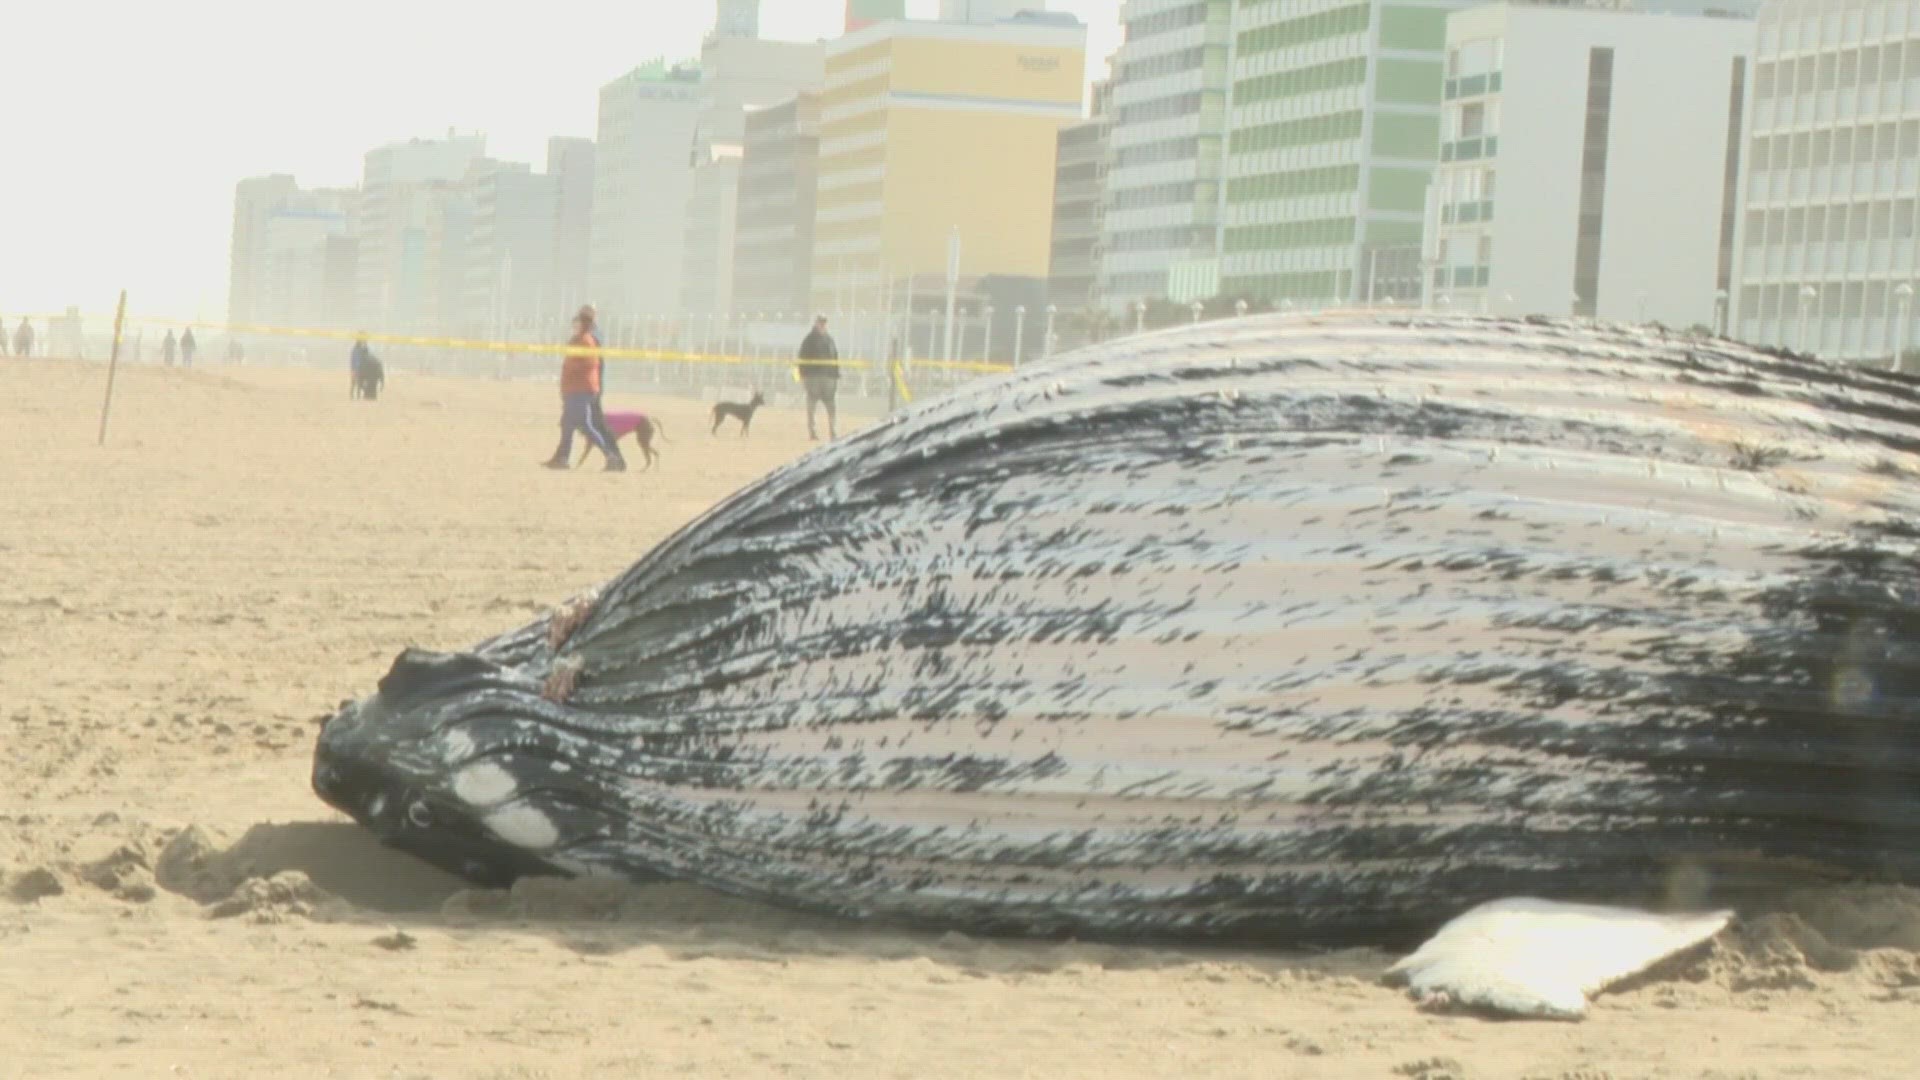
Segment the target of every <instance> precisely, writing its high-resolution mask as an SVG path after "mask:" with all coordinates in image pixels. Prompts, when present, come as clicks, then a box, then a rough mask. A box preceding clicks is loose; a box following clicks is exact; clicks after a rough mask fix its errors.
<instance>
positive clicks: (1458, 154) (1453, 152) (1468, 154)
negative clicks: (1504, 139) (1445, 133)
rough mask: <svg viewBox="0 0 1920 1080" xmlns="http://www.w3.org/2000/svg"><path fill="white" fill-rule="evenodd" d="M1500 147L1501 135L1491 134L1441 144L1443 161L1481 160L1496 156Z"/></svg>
mask: <svg viewBox="0 0 1920 1080" xmlns="http://www.w3.org/2000/svg"><path fill="white" fill-rule="evenodd" d="M1499 149H1500V136H1498V135H1489V136H1487V137H1486V138H1484V139H1460V140H1458V141H1456V142H1450V143H1441V144H1440V160H1441V161H1479V160H1481V159H1482V158H1490V157H1492V156H1494V154H1495V153H1497V152H1498V151H1499Z"/></svg>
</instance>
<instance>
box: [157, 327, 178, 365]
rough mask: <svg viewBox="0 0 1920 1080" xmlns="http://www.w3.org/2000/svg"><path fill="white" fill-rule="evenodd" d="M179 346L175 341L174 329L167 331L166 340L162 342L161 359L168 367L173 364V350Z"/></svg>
mask: <svg viewBox="0 0 1920 1080" xmlns="http://www.w3.org/2000/svg"><path fill="white" fill-rule="evenodd" d="M178 347H179V346H177V345H175V344H174V341H173V331H171V330H169V331H167V337H166V340H165V341H162V342H161V343H160V359H161V361H162V362H163V363H165V364H166V365H167V366H168V367H172V366H173V352H174V350H175V349H176V348H178Z"/></svg>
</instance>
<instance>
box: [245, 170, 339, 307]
mask: <svg viewBox="0 0 1920 1080" xmlns="http://www.w3.org/2000/svg"><path fill="white" fill-rule="evenodd" d="M359 203H360V195H359V192H357V191H352V190H330V189H320V190H312V191H308V190H302V189H301V188H300V187H299V186H298V185H297V184H295V183H294V180H293V177H291V176H285V175H275V176H266V177H256V178H254V179H249V180H242V181H241V182H240V183H239V185H238V186H237V188H236V190H235V197H234V224H233V241H232V249H231V274H232V277H231V281H230V292H229V299H228V308H227V320H228V321H229V322H231V323H234V324H237V325H241V326H275V327H296V328H303V329H305V328H338V327H342V326H345V325H346V324H348V323H350V322H352V320H353V317H354V305H355V297H354V264H355V242H354V237H353V231H354V229H353V226H354V218H355V213H356V211H357V209H358V206H359Z"/></svg>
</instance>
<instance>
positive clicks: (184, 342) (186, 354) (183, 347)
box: [180, 326, 193, 367]
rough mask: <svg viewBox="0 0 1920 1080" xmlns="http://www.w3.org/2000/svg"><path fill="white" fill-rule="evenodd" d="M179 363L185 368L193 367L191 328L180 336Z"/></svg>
mask: <svg viewBox="0 0 1920 1080" xmlns="http://www.w3.org/2000/svg"><path fill="white" fill-rule="evenodd" d="M180 363H181V364H182V365H183V366H185V367H192V366H193V327H191V326H189V327H187V332H186V333H184V334H181V335H180Z"/></svg>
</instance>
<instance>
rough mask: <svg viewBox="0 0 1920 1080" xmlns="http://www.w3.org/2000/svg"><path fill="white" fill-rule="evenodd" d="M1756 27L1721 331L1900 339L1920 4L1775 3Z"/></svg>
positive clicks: (1810, 338)
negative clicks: (1726, 316) (1727, 315)
mask: <svg viewBox="0 0 1920 1080" xmlns="http://www.w3.org/2000/svg"><path fill="white" fill-rule="evenodd" d="M1757 36H1758V46H1757V47H1756V50H1755V55H1754V67H1753V95H1752V97H1753V100H1752V107H1751V109H1750V111H1749V123H1748V134H1747V140H1748V141H1747V153H1746V164H1745V176H1744V177H1743V178H1742V181H1741V185H1742V191H1741V196H1740V198H1741V207H1740V211H1741V212H1740V219H1739V227H1738V234H1739V235H1738V240H1737V248H1736V254H1735V267H1736V270H1735V276H1736V278H1737V282H1736V287H1735V289H1734V303H1733V306H1734V320H1733V334H1734V336H1735V337H1738V338H1741V339H1743V340H1746V341H1752V342H1758V343H1763V344H1769V345H1784V346H1787V347H1790V348H1794V349H1799V350H1802V351H1811V352H1815V353H1818V354H1819V355H1821V356H1830V357H1835V358H1839V359H1845V360H1861V361H1867V360H1871V361H1880V360H1883V359H1885V358H1888V357H1891V356H1893V355H1895V354H1896V352H1903V351H1905V350H1908V349H1912V348H1914V347H1915V346H1916V343H1920V334H1917V333H1916V328H1915V326H1914V323H1913V319H1914V316H1915V315H1916V314H1920V312H1916V307H1917V306H1920V305H1915V304H1914V303H1913V295H1912V292H1913V290H1914V289H1920V261H1917V257H1920V249H1916V245H1915V237H1914V233H1915V217H1916V208H1915V192H1916V191H1920V9H1916V7H1915V6H1914V5H1913V4H1907V3H1865V2H1861V0H1819V2H1814V0H1776V2H1773V3H1769V4H1767V5H1766V6H1765V7H1764V8H1762V9H1761V13H1760V17H1759V24H1758V32H1757ZM1903 324H1904V325H1903ZM1909 366H1911V365H1909Z"/></svg>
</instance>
